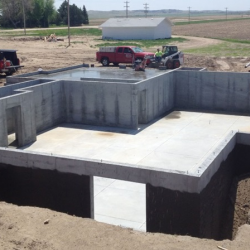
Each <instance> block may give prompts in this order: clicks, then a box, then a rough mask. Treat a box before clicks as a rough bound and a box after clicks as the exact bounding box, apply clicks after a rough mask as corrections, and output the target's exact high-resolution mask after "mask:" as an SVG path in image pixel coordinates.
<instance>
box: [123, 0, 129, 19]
mask: <svg viewBox="0 0 250 250" xmlns="http://www.w3.org/2000/svg"><path fill="white" fill-rule="evenodd" d="M124 3H125V4H126V5H125V6H124V7H125V8H126V18H128V7H129V6H128V4H129V2H128V1H126V2H124Z"/></svg>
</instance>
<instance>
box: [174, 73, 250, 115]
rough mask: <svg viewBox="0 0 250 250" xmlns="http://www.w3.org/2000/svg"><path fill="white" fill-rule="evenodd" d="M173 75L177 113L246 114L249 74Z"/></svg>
mask: <svg viewBox="0 0 250 250" xmlns="http://www.w3.org/2000/svg"><path fill="white" fill-rule="evenodd" d="M174 74H175V80H174V82H175V107H176V108H177V109H184V110H188V109H191V110H192V109H194V110H206V111H209V110H211V111H225V112H241V113H249V111H250V101H249V89H250V80H249V79H250V76H249V74H244V73H228V72H200V71H186V72H185V71H175V72H174Z"/></svg>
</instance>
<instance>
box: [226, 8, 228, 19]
mask: <svg viewBox="0 0 250 250" xmlns="http://www.w3.org/2000/svg"><path fill="white" fill-rule="evenodd" d="M227 9H228V8H226V20H227Z"/></svg>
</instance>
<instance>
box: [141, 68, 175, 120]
mask: <svg viewBox="0 0 250 250" xmlns="http://www.w3.org/2000/svg"><path fill="white" fill-rule="evenodd" d="M173 108H174V75H173V72H169V73H165V74H162V75H159V76H156V77H153V78H151V79H148V80H145V81H142V82H139V83H138V116H139V123H142V124H147V123H149V122H150V121H152V120H154V119H155V118H158V117H159V116H161V115H162V114H164V113H166V112H168V111H170V110H172V109H173Z"/></svg>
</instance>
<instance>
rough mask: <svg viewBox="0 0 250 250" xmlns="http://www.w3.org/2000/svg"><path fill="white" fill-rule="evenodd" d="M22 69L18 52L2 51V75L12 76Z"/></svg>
mask: <svg viewBox="0 0 250 250" xmlns="http://www.w3.org/2000/svg"><path fill="white" fill-rule="evenodd" d="M20 67H22V66H20V60H19V59H18V57H17V54H16V50H9V49H0V74H1V73H5V74H6V75H7V76H9V75H12V74H13V73H14V72H16V71H17V70H18V69H19V68H20Z"/></svg>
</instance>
